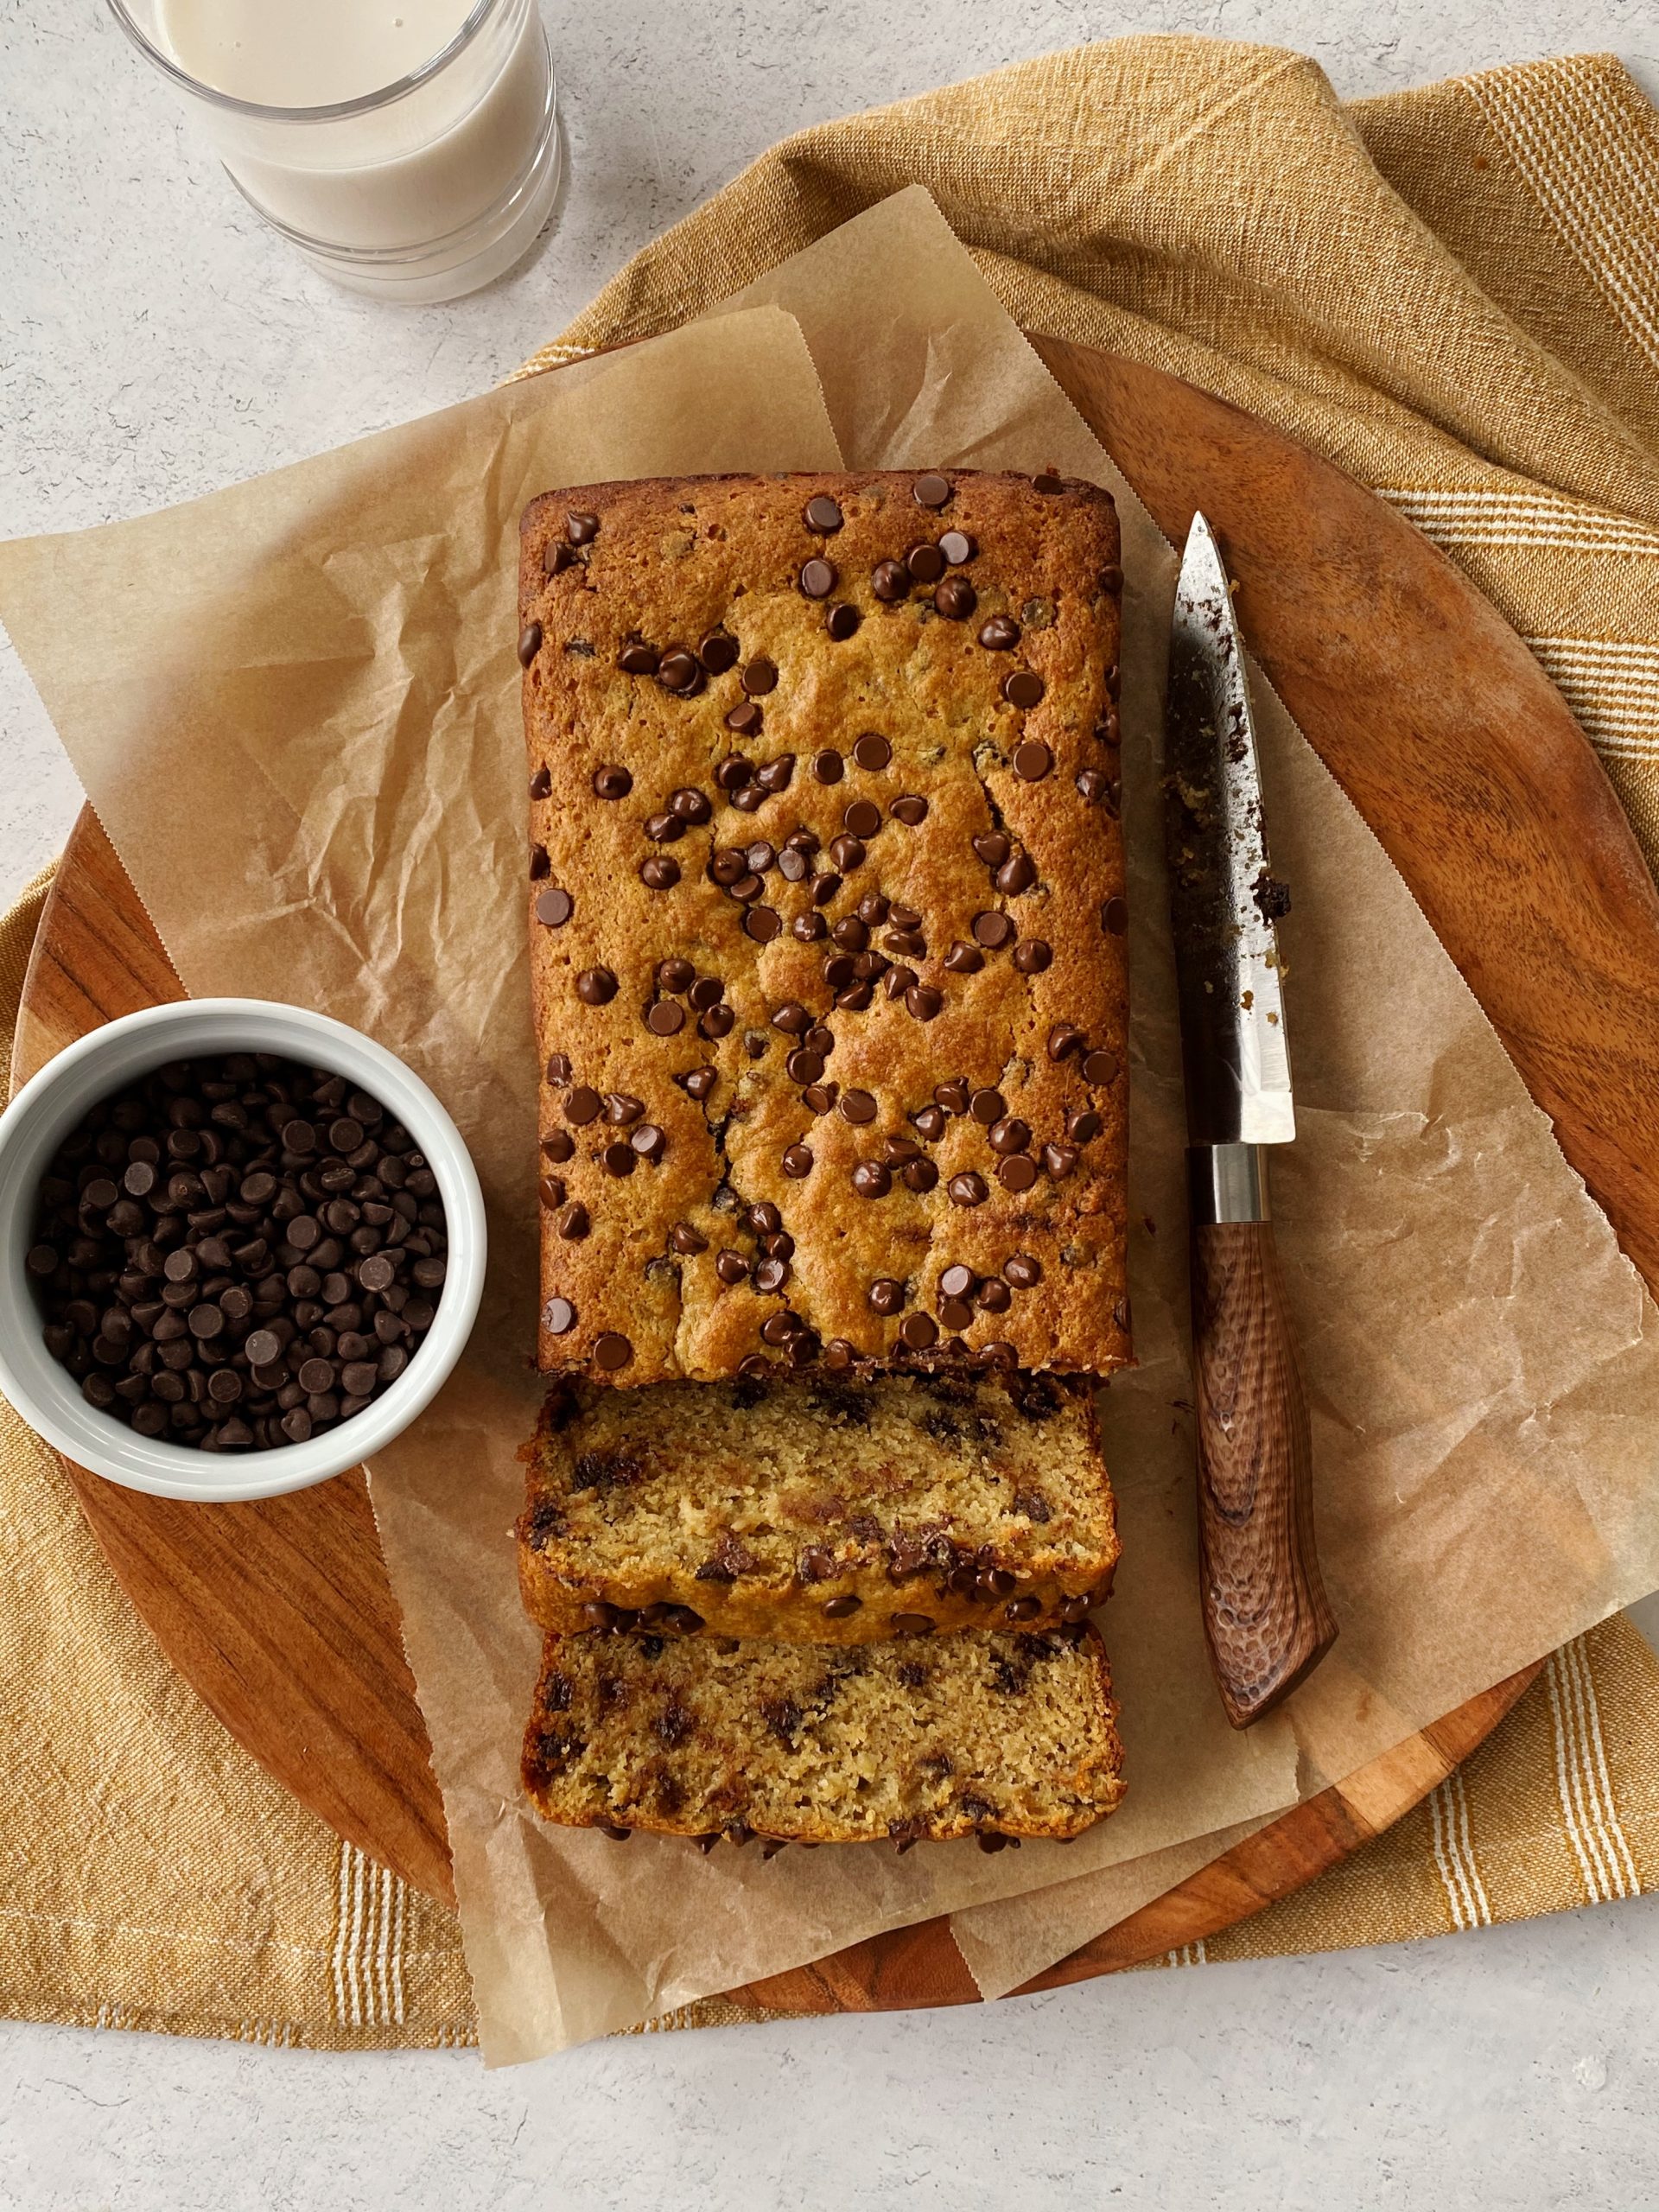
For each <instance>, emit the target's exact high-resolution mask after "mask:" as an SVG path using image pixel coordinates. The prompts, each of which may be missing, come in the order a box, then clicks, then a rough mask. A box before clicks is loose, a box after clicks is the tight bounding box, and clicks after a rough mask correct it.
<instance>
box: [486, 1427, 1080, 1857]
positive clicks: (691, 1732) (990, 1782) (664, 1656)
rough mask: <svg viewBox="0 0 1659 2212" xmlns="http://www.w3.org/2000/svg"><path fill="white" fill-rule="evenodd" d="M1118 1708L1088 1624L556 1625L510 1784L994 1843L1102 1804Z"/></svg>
mask: <svg viewBox="0 0 1659 2212" xmlns="http://www.w3.org/2000/svg"><path fill="white" fill-rule="evenodd" d="M619 1395H620V1394H619ZM1115 1720H1116V1707H1115V1706H1114V1704H1113V1701H1112V1694H1111V1676H1110V1673H1109V1669H1108V1667H1107V1663H1106V1654H1105V1651H1104V1649H1103V1647H1102V1644H1101V1641H1100V1638H1099V1637H1098V1636H1097V1635H1096V1633H1095V1631H1094V1630H1093V1629H1092V1628H1088V1627H1078V1628H1071V1629H1056V1630H1047V1631H1046V1632H1044V1633H1042V1634H1036V1635H1033V1634H1027V1633H1020V1632H1010V1631H1003V1632H996V1633H990V1632H987V1631H984V1630H968V1631H965V1632H963V1634H961V1635H958V1636H948V1637H938V1638H930V1639H926V1640H921V1639H908V1640H905V1641H901V1642H897V1643H861V1644H852V1645H848V1644H829V1645H825V1644H808V1643H730V1642H725V1641H721V1642H716V1641H715V1639H713V1638H711V1637H697V1638H696V1639H694V1640H690V1641H685V1640H680V1639H673V1638H667V1637H655V1636H643V1637H596V1636H582V1637H556V1636H553V1637H548V1639H547V1641H546V1643H545V1645H544V1647H543V1658H542V1675H541V1680H540V1681H539V1683H538V1684H537V1691H536V1704H535V1709H534V1712H533V1713H532V1715H531V1723H530V1726H529V1729H528V1731H527V1732H526V1734H525V1738H524V1786H525V1788H526V1789H527V1790H528V1791H529V1793H530V1796H531V1800H532V1802H534V1804H535V1806H536V1808H537V1811H538V1812H540V1813H541V1814H542V1815H543V1818H544V1819H547V1820H549V1821H558V1822H561V1823H563V1825H565V1826H567V1827H601V1828H603V1829H604V1830H605V1831H606V1832H607V1834H612V1835H615V1836H617V1837H619V1838H621V1837H626V1835H627V1834H630V1833H631V1832H632V1830H633V1829H635V1828H650V1829H655V1830H658V1831H659V1832H661V1833H663V1834H671V1835H685V1836H696V1837H698V1838H700V1839H704V1840H712V1839H714V1838H716V1837H718V1836H720V1835H722V1834H724V1835H727V1836H729V1837H730V1838H731V1839H732V1840H734V1841H735V1842H740V1843H742V1842H747V1841H748V1840H749V1839H750V1837H751V1836H752V1835H760V1836H766V1837H769V1838H772V1839H775V1840H778V1841H780V1842H794V1843H807V1844H818V1843H858V1842H871V1841H874V1840H891V1841H893V1842H896V1843H898V1844H899V1846H900V1847H905V1846H906V1845H908V1844H910V1843H913V1842H918V1841H921V1840H937V1841H943V1840H947V1839H949V1838H950V1837H955V1836H964V1835H970V1834H976V1835H978V1836H979V1837H980V1838H981V1840H982V1842H983V1843H984V1844H985V1845H986V1847H988V1848H992V1849H995V1848H997V1847H999V1840H1001V1839H1013V1838H1018V1837H1020V1836H1047V1837H1053V1838H1062V1839H1063V1838H1066V1837H1071V1836H1075V1835H1079V1834H1082V1832H1083V1831H1084V1829H1085V1828H1087V1827H1090V1826H1092V1825H1093V1823H1094V1822H1095V1821H1098V1820H1100V1819H1102V1818H1103V1816H1104V1815H1106V1814H1108V1813H1110V1812H1112V1811H1113V1810H1115V1808H1116V1806H1117V1804H1118V1802H1119V1800H1120V1799H1121V1798H1122V1794H1123V1783H1122V1777H1121V1773H1120V1768H1121V1765H1122V1746H1121V1745H1120V1744H1119V1742H1118V1738H1117V1732H1116V1726H1114V1723H1115Z"/></svg>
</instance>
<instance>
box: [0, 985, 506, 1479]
mask: <svg viewBox="0 0 1659 2212" xmlns="http://www.w3.org/2000/svg"><path fill="white" fill-rule="evenodd" d="M485 1243H486V1240H485V1230H484V1220H483V1205H482V1198H481V1195H480V1191H479V1186H478V1179H477V1175H476V1173H475V1171H474V1168H473V1165H472V1162H471V1160H470V1158H469V1157H468V1155H467V1150H466V1147H465V1145H464V1143H463V1142H462V1141H461V1136H460V1134H459V1132H458V1131H457V1130H456V1128H455V1127H454V1123H453V1122H452V1121H451V1120H450V1119H449V1116H448V1115H447V1114H446V1113H445V1111H444V1109H443V1108H442V1106H441V1105H440V1104H439V1103H438V1101H437V1100H436V1098H435V1097H434V1096H433V1095H432V1093H431V1092H430V1091H429V1090H428V1089H427V1088H426V1086H425V1084H423V1083H421V1082H420V1081H419V1079H418V1077H416V1076H415V1075H413V1073H412V1072H411V1071H410V1070H409V1069H408V1068H406V1067H405V1066H404V1065H403V1063H402V1062H401V1061H399V1060H398V1059H397V1058H395V1056H394V1055H392V1054H391V1053H390V1052H386V1051H385V1049H384V1048H383V1047H381V1046H378V1045H376V1044H374V1043H373V1042H372V1040H370V1039H367V1038H365V1037H363V1036H361V1035H360V1034H359V1033H357V1032H355V1031H353V1030H351V1029H348V1028H346V1027H345V1026H344V1025H343V1024H341V1023H338V1022H334V1021H331V1020H327V1019H326V1018H325V1017H322V1016H320V1015H316V1014H310V1013H308V1012H306V1011H305V1010H303V1009H302V1008H299V1007H283V1006H278V1005H274V1004H269V1003H266V1002H264V1001H251V1000H206V1001H190V1002H187V1003H185V1004H182V1005H174V1006H166V1007H152V1008H150V1009H149V1011H148V1012H146V1013H144V1014H135V1015H130V1016H128V1017H127V1018H126V1019H125V1020H121V1021H118V1022H113V1023H111V1024H109V1025H108V1026H107V1027H105V1028H103V1029H99V1030H96V1031H94V1032H92V1033H91V1034H90V1035H89V1036H86V1037H84V1038H82V1039H79V1042H78V1043H76V1044H75V1045H73V1046H70V1047H69V1048H68V1049H67V1051H66V1052H62V1053H60V1054H59V1055H58V1057H57V1058H55V1059H54V1060H53V1061H51V1062H49V1063H48V1065H47V1066H46V1067H45V1068H43V1069H42V1070H41V1072H40V1073H39V1074H38V1075H37V1076H36V1077H35V1078H34V1080H33V1081H32V1082H31V1083H29V1084H27V1085H25V1087H24V1088H23V1090H22V1091H20V1092H19V1094H18V1096H17V1097H16V1099H15V1100H14V1101H13V1103H12V1104H11V1105H10V1108H8V1109H7V1111H6V1113H5V1115H4V1116H0V1268H3V1271H4V1275H5V1278H6V1281H7V1285H8V1287H9V1289H10V1292H11V1295H10V1298H9V1299H8V1300H7V1311H6V1318H5V1320H4V1323H3V1325H0V1388H3V1389H4V1391H5V1394H6V1395H7V1396H8V1397H9V1398H10V1399H11V1401H12V1402H13V1403H14V1404H15V1405H16V1407H17V1408H18V1410H19V1412H21V1413H22V1414H23V1416H24V1418H25V1419H26V1420H27V1421H29V1422H30V1424H31V1426H33V1427H35V1429H36V1430H37V1431H38V1432H39V1433H41V1435H43V1436H45V1437H46V1438H47V1440H48V1441H49V1442H51V1443H53V1444H54V1445H55V1446H57V1447H58V1448H59V1449H60V1451H62V1452H66V1453H67V1455H68V1456H69V1457H70V1458H72V1459H74V1460H75V1461H76V1462H77V1463H78V1464H79V1465H82V1466H86V1467H88V1468H90V1469H92V1471H94V1472H96V1473H99V1474H102V1475H105V1476H107V1477H109V1478H111V1479H112V1480H114V1481H117V1482H122V1483H125V1484H128V1485H129V1486H130V1487H133V1488H137V1489H141V1490H147V1491H153V1492H156V1493H157V1494H160V1495H162V1496H169V1497H190V1498H198V1499H210V1498H211V1499H221V1500H226V1501H229V1500H234V1499H244V1498H250V1497H268V1496H274V1495H277V1494H278V1493H279V1492H282V1491H290V1490H296V1489H301V1488H303V1487H305V1486H306V1485H308V1484H311V1483H315V1482H321V1481H325V1480H327V1479H328V1478H329V1477H331V1476H333V1475H334V1474H338V1473H340V1472H342V1471H344V1470H345V1469H346V1468H347V1467H350V1466H353V1465H356V1464H357V1463H358V1462H359V1460H360V1459H364V1458H365V1457H368V1456H369V1455H370V1454H371V1453H372V1452H374V1451H375V1450H377V1449H379V1448H381V1447H383V1446H385V1444H386V1443H388V1442H389V1441H390V1440H391V1438H392V1437H393V1436H395V1435H397V1433H400V1432H401V1431H402V1430H403V1429H404V1427H407V1426H408V1424H409V1422H410V1421H412V1420H413V1419H414V1418H415V1416H416V1414H418V1413H419V1412H420V1411H421V1410H422V1408H423V1407H424V1406H425V1405H426V1404H427V1403H428V1402H429V1400H430V1399H431V1398H432V1396H433V1395H435V1392H436V1390H437V1389H439V1388H440V1387H441V1385H442V1383H443V1382H444V1381H445V1379H446V1378H447V1377H448V1374H449V1373H450V1371H451V1370H452V1369H453V1368H454V1364H455V1362H456V1360H457V1359H458V1358H459V1357H460V1354H461V1350H462V1349H463V1347H464V1345H465V1344H466V1341H467V1336H468V1334H469V1332H470V1331H471V1327H472V1324H473V1321H474V1319H475V1317H476V1313H477V1309H478V1303H479V1298H480V1292H481V1288H482V1281H483V1270H484V1261H485Z"/></svg>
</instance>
